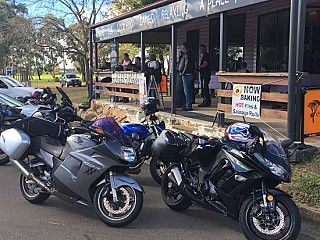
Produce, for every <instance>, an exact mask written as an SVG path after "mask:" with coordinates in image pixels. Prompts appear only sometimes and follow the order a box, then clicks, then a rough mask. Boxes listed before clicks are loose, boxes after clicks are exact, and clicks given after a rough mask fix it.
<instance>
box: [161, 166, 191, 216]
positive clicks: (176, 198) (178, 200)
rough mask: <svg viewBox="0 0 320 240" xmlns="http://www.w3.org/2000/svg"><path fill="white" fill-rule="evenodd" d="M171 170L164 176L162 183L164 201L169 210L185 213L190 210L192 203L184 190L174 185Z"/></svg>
mask: <svg viewBox="0 0 320 240" xmlns="http://www.w3.org/2000/svg"><path fill="white" fill-rule="evenodd" d="M170 171H171V168H168V169H167V170H166V172H165V174H164V175H163V176H162V181H161V194H162V199H163V201H164V202H165V203H166V204H167V206H168V207H169V208H171V209H172V210H175V211H183V210H185V209H187V208H189V207H190V206H191V205H192V203H191V200H190V198H189V197H188V196H187V195H186V194H185V193H184V192H182V190H181V189H180V188H179V187H178V186H177V185H176V184H175V183H173V182H172V181H171V180H170V179H169V177H168V174H169V173H170Z"/></svg>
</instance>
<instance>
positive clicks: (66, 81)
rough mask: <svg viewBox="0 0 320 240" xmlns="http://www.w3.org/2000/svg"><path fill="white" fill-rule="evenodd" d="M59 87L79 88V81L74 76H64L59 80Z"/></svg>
mask: <svg viewBox="0 0 320 240" xmlns="http://www.w3.org/2000/svg"><path fill="white" fill-rule="evenodd" d="M60 84H61V87H63V86H66V87H69V86H74V87H75V86H79V87H81V79H80V78H78V77H77V76H76V75H75V74H65V75H63V76H62V77H61V78H60Z"/></svg>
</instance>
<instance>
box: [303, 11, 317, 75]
mask: <svg viewBox="0 0 320 240" xmlns="http://www.w3.org/2000/svg"><path fill="white" fill-rule="evenodd" d="M303 59H304V64H303V71H305V72H309V73H313V74H315V73H316V74H320V9H319V8H318V9H314V8H308V9H307V16H306V30H305V41H304V58H303Z"/></svg>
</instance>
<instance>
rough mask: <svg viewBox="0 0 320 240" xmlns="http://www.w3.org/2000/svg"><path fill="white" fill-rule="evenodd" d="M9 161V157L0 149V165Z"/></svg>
mask: <svg viewBox="0 0 320 240" xmlns="http://www.w3.org/2000/svg"><path fill="white" fill-rule="evenodd" d="M8 162H9V157H8V155H7V154H5V153H4V152H3V151H2V150H1V149H0V166H2V165H6V164H7V163H8Z"/></svg>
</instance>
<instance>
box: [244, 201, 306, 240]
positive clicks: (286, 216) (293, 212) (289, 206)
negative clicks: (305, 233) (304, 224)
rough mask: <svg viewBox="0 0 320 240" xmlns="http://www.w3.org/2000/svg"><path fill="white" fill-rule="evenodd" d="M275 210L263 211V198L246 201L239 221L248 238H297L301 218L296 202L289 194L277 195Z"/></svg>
mask: <svg viewBox="0 0 320 240" xmlns="http://www.w3.org/2000/svg"><path fill="white" fill-rule="evenodd" d="M275 198H276V200H275V211H274V212H273V213H272V212H271V213H270V214H267V213H263V211H262V206H263V203H262V199H258V200H256V201H255V202H253V200H252V199H248V200H247V201H245V202H244V203H243V204H242V206H241V209H240V215H239V221H240V225H241V228H242V232H243V234H244V235H245V236H246V237H247V239H272V240H273V239H274V240H275V239H277V240H278V239H281V240H283V239H296V238H297V237H298V235H299V232H300V228H301V218H300V213H299V210H298V208H297V206H296V204H295V203H294V202H293V201H292V200H291V198H289V197H288V196H284V195H278V196H276V197H275Z"/></svg>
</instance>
